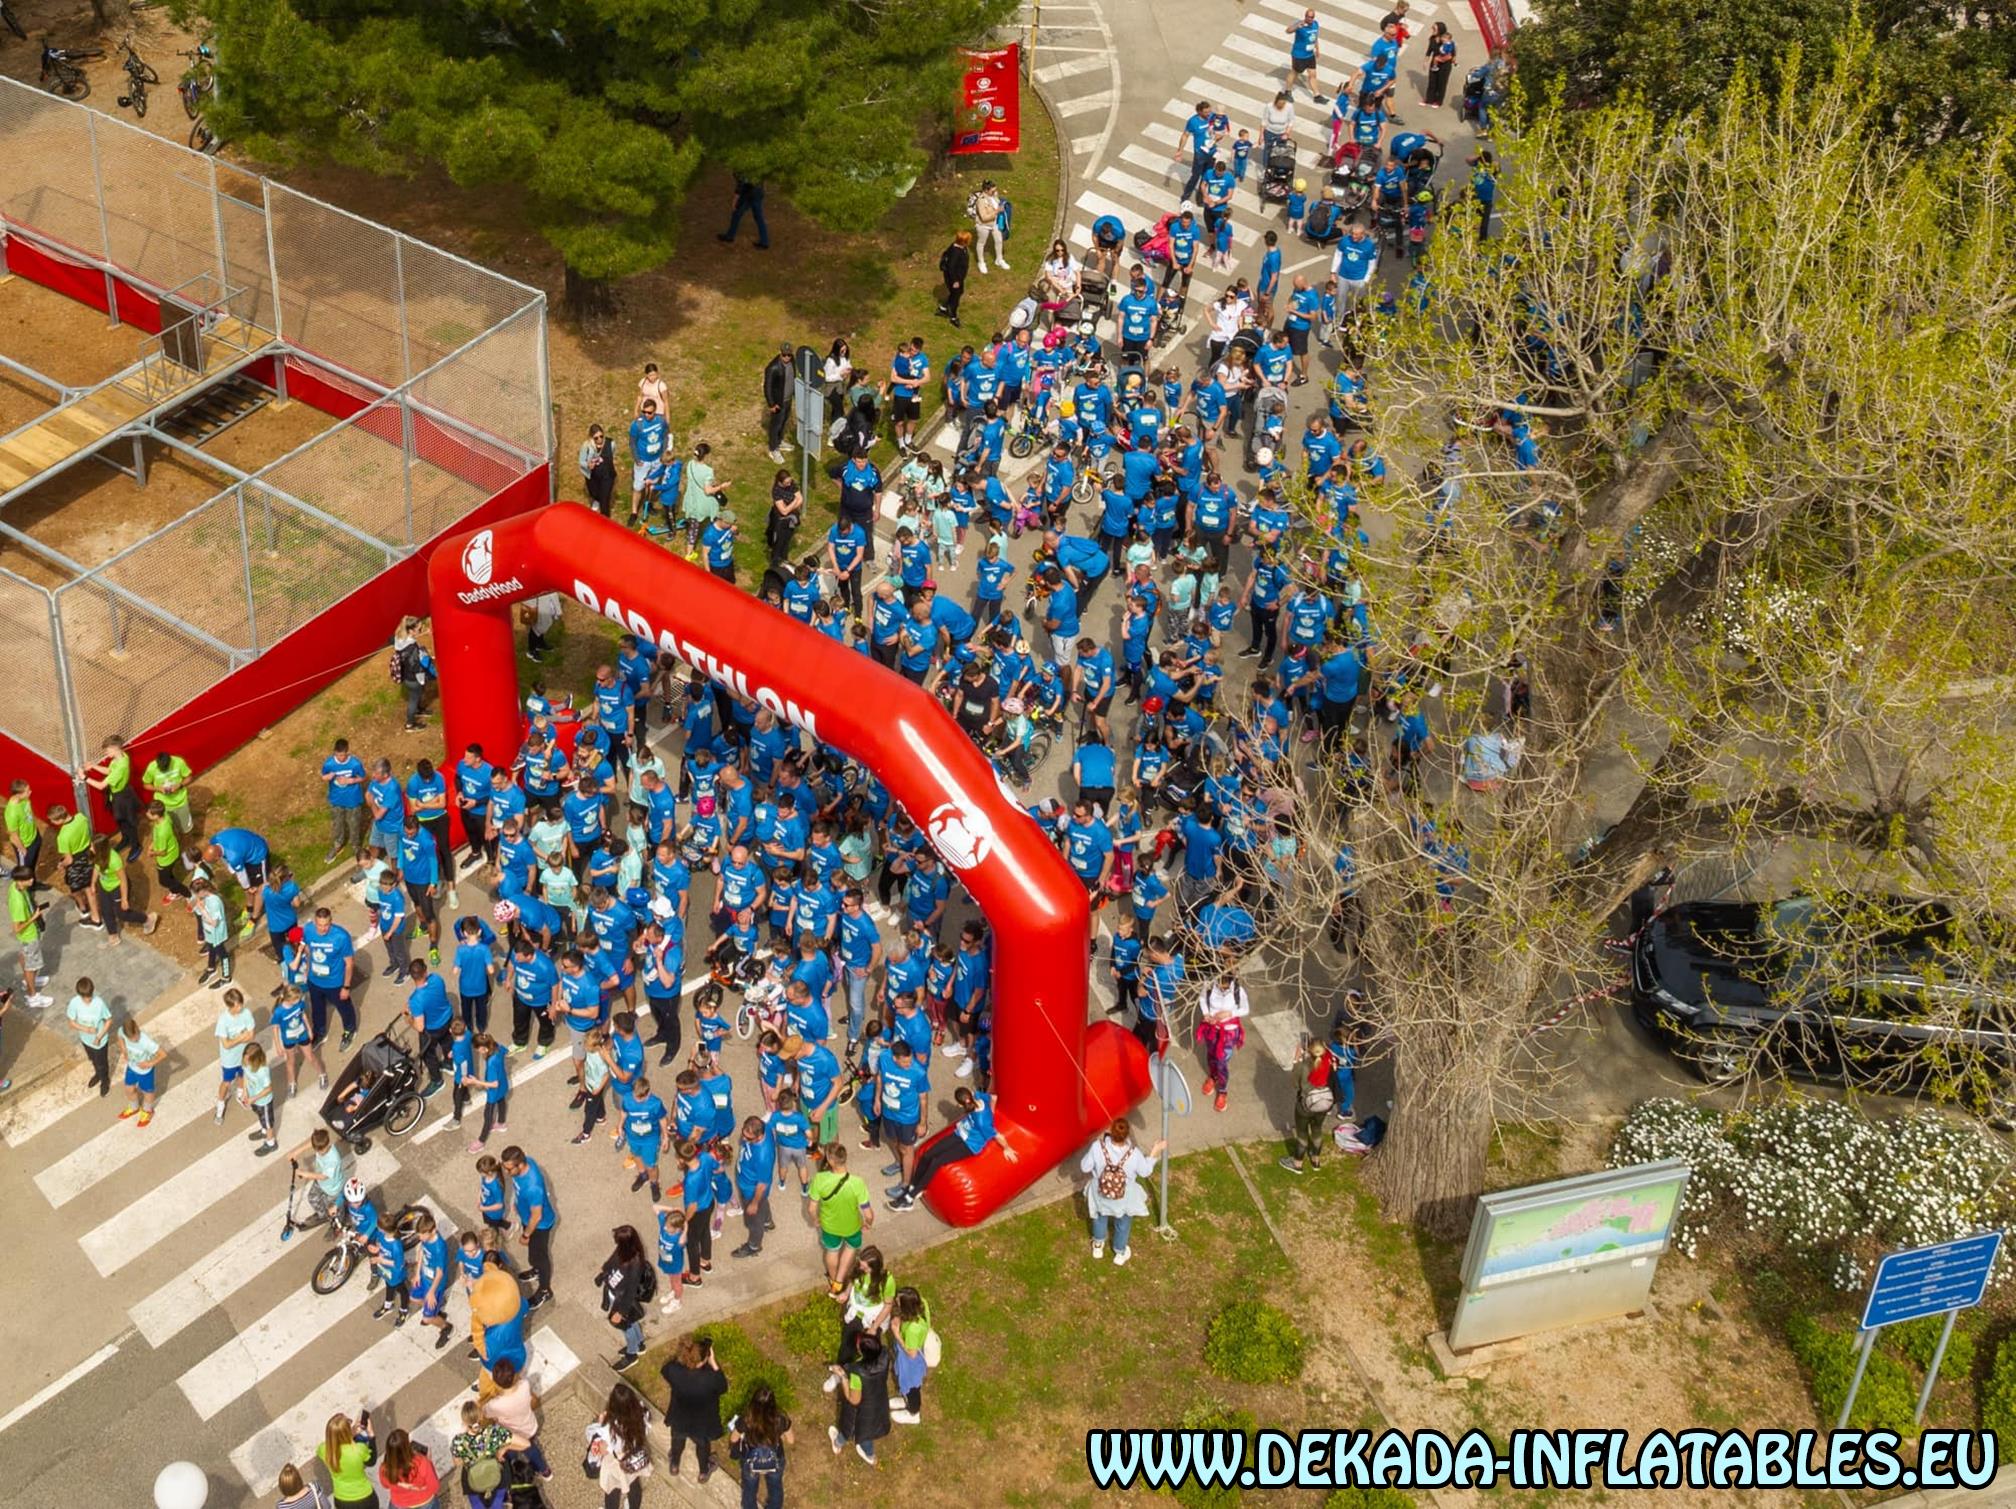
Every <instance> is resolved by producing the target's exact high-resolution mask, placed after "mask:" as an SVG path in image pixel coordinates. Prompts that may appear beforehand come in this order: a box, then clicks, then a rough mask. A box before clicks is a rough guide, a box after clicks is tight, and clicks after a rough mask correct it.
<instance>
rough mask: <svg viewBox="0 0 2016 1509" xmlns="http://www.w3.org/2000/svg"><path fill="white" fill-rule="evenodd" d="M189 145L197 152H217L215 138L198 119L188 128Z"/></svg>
mask: <svg viewBox="0 0 2016 1509" xmlns="http://www.w3.org/2000/svg"><path fill="white" fill-rule="evenodd" d="M189 145H190V146H191V147H194V148H195V149H196V150H197V151H198V152H215V151H216V150H217V138H216V137H215V136H214V135H212V134H211V131H210V128H209V127H208V126H206V125H204V124H203V122H202V120H201V119H200V118H199V119H198V120H197V122H196V124H195V125H193V126H191V127H190V128H189Z"/></svg>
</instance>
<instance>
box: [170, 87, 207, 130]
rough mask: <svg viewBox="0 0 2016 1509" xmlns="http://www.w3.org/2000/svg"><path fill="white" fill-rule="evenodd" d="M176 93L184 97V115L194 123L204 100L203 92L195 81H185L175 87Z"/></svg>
mask: <svg viewBox="0 0 2016 1509" xmlns="http://www.w3.org/2000/svg"><path fill="white" fill-rule="evenodd" d="M175 92H176V93H177V94H179V95H181V96H182V113H183V114H184V115H186V116H188V117H189V119H191V120H192V121H193V120H194V119H196V111H197V109H198V108H199V105H200V102H201V100H202V98H203V91H202V90H200V89H198V88H197V87H196V83H195V80H193V79H184V80H183V81H182V82H181V83H179V84H177V85H176V86H175Z"/></svg>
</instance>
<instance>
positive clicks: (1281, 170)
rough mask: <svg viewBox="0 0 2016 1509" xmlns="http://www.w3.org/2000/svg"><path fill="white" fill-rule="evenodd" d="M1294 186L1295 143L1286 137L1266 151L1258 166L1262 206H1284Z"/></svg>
mask: <svg viewBox="0 0 2016 1509" xmlns="http://www.w3.org/2000/svg"><path fill="white" fill-rule="evenodd" d="M1294 186H1295V143H1294V142H1292V141H1290V140H1289V139H1288V138H1287V137H1285V136H1284V137H1283V138H1281V140H1279V141H1277V142H1275V143H1274V144H1273V145H1272V146H1271V147H1269V148H1268V149H1267V156H1266V158H1265V159H1264V160H1263V161H1262V162H1261V164H1260V199H1261V202H1262V203H1264V204H1285V203H1287V200H1288V191H1289V190H1290V189H1292V188H1293V187H1294Z"/></svg>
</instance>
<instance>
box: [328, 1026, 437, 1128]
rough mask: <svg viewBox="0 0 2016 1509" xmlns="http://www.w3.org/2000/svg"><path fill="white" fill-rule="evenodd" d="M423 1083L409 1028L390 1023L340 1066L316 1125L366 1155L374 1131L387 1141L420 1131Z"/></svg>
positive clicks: (421, 1071)
mask: <svg viewBox="0 0 2016 1509" xmlns="http://www.w3.org/2000/svg"><path fill="white" fill-rule="evenodd" d="M424 1079H425V1071H424V1070H423V1069H422V1067H421V1064H420V1055H419V1053H418V1052H417V1051H416V1045H415V1044H414V1042H413V1027H412V1023H411V1022H410V1021H409V1020H408V1019H407V1018H405V1017H394V1018H393V1019H392V1021H391V1022H390V1023H388V1024H387V1026H386V1028H385V1030H384V1031H383V1032H381V1033H379V1034H378V1035H377V1036H376V1037H374V1038H372V1039H371V1040H370V1041H369V1042H367V1043H365V1044H364V1046H363V1047H361V1048H359V1049H358V1050H357V1051H356V1053H354V1054H353V1055H351V1058H350V1062H349V1063H347V1064H345V1065H344V1066H343V1069H342V1072H341V1073H339V1074H338V1075H337V1076H336V1082H335V1083H334V1084H333V1085H331V1086H330V1087H329V1094H328V1097H327V1098H326V1099H324V1100H323V1102H322V1119H323V1121H325V1122H326V1123H328V1126H329V1130H330V1131H332V1132H334V1133H335V1134H336V1135H337V1136H338V1137H340V1138H342V1140H343V1141H344V1142H345V1143H347V1144H348V1145H349V1146H350V1147H352V1148H354V1149H355V1150H356V1151H358V1152H360V1153H362V1152H366V1151H368V1150H369V1149H370V1146H371V1136H370V1134H371V1132H372V1131H373V1129H375V1128H376V1127H378V1126H379V1125H381V1124H382V1125H383V1126H384V1128H385V1135H386V1136H388V1137H404V1136H405V1135H406V1134H407V1133H408V1132H410V1131H412V1130H413V1128H415V1127H417V1126H418V1125H420V1118H421V1116H422V1115H423V1114H424V1112H425V1111H426V1102H425V1101H424V1100H423V1099H421V1096H420V1086H421V1085H422V1083H423V1082H424Z"/></svg>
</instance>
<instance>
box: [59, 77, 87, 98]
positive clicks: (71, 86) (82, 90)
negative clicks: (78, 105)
mask: <svg viewBox="0 0 2016 1509" xmlns="http://www.w3.org/2000/svg"><path fill="white" fill-rule="evenodd" d="M49 91H50V93H52V94H60V95H62V96H63V98H64V99H66V100H81V99H83V98H84V96H85V95H87V94H89V93H90V92H91V81H90V80H89V79H87V78H85V77H84V75H83V74H81V73H59V74H57V75H56V78H55V81H54V82H53V83H51V84H50V86H49Z"/></svg>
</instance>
